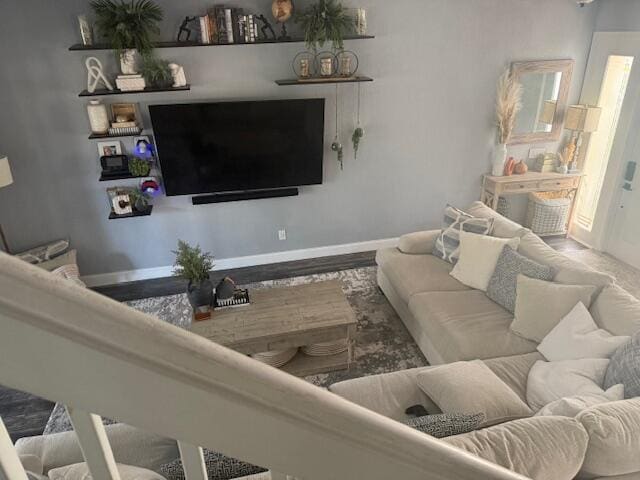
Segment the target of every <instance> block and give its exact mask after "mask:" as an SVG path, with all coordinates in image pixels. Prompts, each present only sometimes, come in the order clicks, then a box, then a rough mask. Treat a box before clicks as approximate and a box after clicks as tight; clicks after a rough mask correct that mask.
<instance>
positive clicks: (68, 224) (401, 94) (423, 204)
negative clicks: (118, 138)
mask: <svg viewBox="0 0 640 480" xmlns="http://www.w3.org/2000/svg"><path fill="white" fill-rule="evenodd" d="M618 1H619V0H618ZM160 3H161V5H162V6H163V7H164V8H165V12H166V16H167V18H169V19H171V20H170V21H168V22H167V24H166V28H165V30H166V32H167V33H166V37H168V38H171V37H172V36H173V31H174V30H175V27H176V26H177V23H179V20H178V19H179V18H181V17H183V16H184V15H186V14H192V13H195V12H200V11H202V10H204V8H205V7H206V6H207V5H210V3H209V2H204V1H199V0H187V1H181V2H175V1H174V2H171V1H169V0H160ZM227 3H228V4H238V5H240V6H244V7H249V6H251V5H252V4H253V5H257V4H260V5H261V6H262V8H261V10H262V11H265V12H267V11H268V9H269V5H270V1H268V0H260V2H240V1H237V2H236V1H233V2H232V1H229V2H227ZM302 3H303V2H302V1H300V2H298V4H302ZM347 3H349V2H347ZM357 3H358V5H361V6H364V7H367V9H368V16H369V25H370V28H369V29H370V32H371V33H372V34H375V35H376V37H377V38H376V39H375V40H371V41H360V42H352V43H349V45H348V48H351V49H354V50H356V51H357V53H358V55H359V56H360V60H361V71H362V73H364V74H368V75H371V76H373V77H375V79H376V81H375V83H373V84H365V85H363V89H362V93H363V98H362V116H363V123H364V127H365V128H366V136H365V138H364V141H363V144H362V147H361V153H360V155H359V157H358V159H357V160H353V158H352V151H351V147H350V142H349V138H350V133H351V131H352V128H353V126H354V115H355V92H356V88H355V86H345V87H342V88H341V99H340V102H341V112H342V122H341V134H342V141H343V143H345V144H347V145H349V146H348V148H347V150H346V164H345V170H344V171H343V172H341V171H340V170H339V168H338V165H337V164H336V161H335V159H334V156H333V155H332V154H331V152H330V151H329V145H330V143H331V141H332V137H333V133H334V128H335V126H334V122H333V120H332V117H333V112H334V97H333V87H331V86H317V87H316V86H304V87H278V86H276V85H275V84H274V83H273V80H274V79H277V78H283V77H287V76H289V75H290V62H291V59H292V58H293V56H294V55H295V54H296V53H297V52H298V51H299V50H300V49H301V48H302V46H301V45H299V44H298V45H261V46H254V47H243V46H237V47H225V48H185V49H173V50H161V51H160V53H161V54H162V56H164V57H166V58H167V59H170V60H174V61H176V62H178V63H180V64H183V65H184V66H185V70H186V73H187V76H188V79H189V81H190V82H191V83H192V84H193V88H192V90H191V92H190V93H185V94H180V93H173V94H167V95H165V94H150V95H142V96H137V97H122V99H123V100H124V99H126V100H127V101H129V100H131V101H134V100H137V101H139V102H140V103H141V104H142V105H143V106H144V105H146V104H148V103H166V102H171V101H176V102H178V101H183V102H184V101H198V100H222V99H270V98H295V97H326V98H327V123H326V157H325V172H324V184H323V185H322V186H315V187H309V188H303V189H302V192H301V193H302V194H301V196H300V197H296V198H286V199H273V200H262V201H252V202H239V203H231V204H222V205H210V206H202V207H193V206H191V203H190V199H189V197H173V198H165V197H163V198H160V199H158V200H157V201H156V202H155V203H156V207H155V210H154V213H153V215H152V216H151V217H146V218H141V219H128V220H117V221H109V220H107V215H108V206H107V200H106V195H105V192H104V188H105V184H101V183H98V182H97V178H98V175H99V167H98V159H97V156H96V146H95V142H90V141H87V138H86V136H87V131H88V121H87V116H86V112H85V99H80V98H78V97H77V93H78V92H79V91H80V90H81V89H83V88H84V84H85V70H84V66H83V60H84V58H85V56H84V55H83V54H82V53H77V52H69V51H67V48H68V46H69V45H70V44H72V43H75V42H77V41H78V33H77V28H76V22H75V15H76V14H78V13H82V12H86V11H87V8H88V7H87V4H86V2H84V1H81V0H56V1H52V0H2V2H1V3H0V18H3V19H4V20H5V21H4V22H3V28H2V29H0V35H1V36H2V41H0V56H1V57H2V59H3V61H4V65H3V67H2V70H1V71H0V85H1V86H2V88H1V90H0V102H1V104H0V122H1V125H2V127H1V129H0V150H1V151H3V152H5V153H6V154H7V155H8V156H9V158H10V161H11V165H12V168H13V172H14V177H15V184H14V185H13V186H11V187H8V188H5V189H2V190H0V221H1V222H2V224H3V226H4V227H5V231H6V232H7V233H8V236H9V240H10V242H11V243H12V245H13V246H14V248H15V249H22V248H26V247H30V246H32V245H35V244H38V243H39V242H44V241H47V240H51V239H55V238H59V237H67V236H68V237H70V238H71V240H72V242H73V245H74V246H75V247H76V248H77V249H78V250H79V261H80V267H81V270H82V271H83V273H85V274H94V273H106V272H113V271H119V270H129V269H135V268H148V267H155V266H164V265H169V264H171V263H172V261H173V258H172V254H171V253H170V250H171V249H172V248H174V246H175V244H176V241H177V239H178V238H182V239H185V240H188V241H190V242H197V243H200V244H201V245H202V247H203V248H205V249H207V250H211V251H212V252H213V253H214V254H215V256H216V257H218V258H229V257H236V256H243V255H253V254H260V253H267V252H275V251H281V250H292V249H299V248H310V247H318V246H325V245H335V244H342V243H349V242H359V241H365V240H373V239H380V238H389V237H394V236H397V235H400V234H403V233H406V232H409V231H413V230H417V229H422V228H425V227H436V226H437V225H438V224H439V220H440V216H441V211H442V208H443V206H444V205H445V204H446V203H447V202H450V203H452V204H456V205H466V204H468V203H469V202H471V201H472V200H475V199H477V198H478V197H479V193H480V179H481V175H482V174H483V173H484V172H486V171H488V169H489V158H490V152H491V148H492V144H493V141H494V129H493V103H494V98H495V83H496V80H497V77H498V75H499V74H500V72H501V70H502V69H503V68H505V67H506V66H507V65H508V64H509V63H510V62H512V61H516V60H538V59H557V58H573V59H575V60H576V68H575V74H574V79H573V87H572V89H571V96H570V101H576V100H577V98H578V94H579V90H580V85H581V83H582V76H583V72H584V68H585V60H586V57H587V54H588V50H589V46H590V41H591V35H592V32H593V29H594V25H595V21H596V13H597V6H596V5H592V6H589V7H585V8H577V6H576V5H575V2H574V1H573V0H428V1H425V0H401V1H395V2H384V4H383V2H380V1H377V2H376V1H374V0H359V1H358V2H357ZM99 57H100V58H102V59H103V61H104V62H109V63H111V64H114V63H115V62H113V58H112V56H111V55H110V54H109V53H107V52H99ZM114 67H115V65H112V66H111V67H110V68H114ZM112 98H113V100H116V97H112ZM124 140H126V139H124ZM123 143H124V144H125V145H127V142H126V141H125V142H123ZM552 147H554V146H553V145H550V148H552ZM527 150H528V148H519V149H517V150H514V152H515V154H516V155H522V154H524V153H525V152H526V151H527ZM281 227H285V228H286V229H287V233H288V240H287V241H285V242H280V241H278V240H277V230H278V228H281Z"/></svg>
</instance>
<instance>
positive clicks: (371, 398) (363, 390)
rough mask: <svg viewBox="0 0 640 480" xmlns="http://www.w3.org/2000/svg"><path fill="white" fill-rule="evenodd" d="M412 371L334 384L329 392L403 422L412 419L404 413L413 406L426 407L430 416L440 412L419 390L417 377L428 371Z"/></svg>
mask: <svg viewBox="0 0 640 480" xmlns="http://www.w3.org/2000/svg"><path fill="white" fill-rule="evenodd" d="M428 368H433V367H421V368H412V369H409V370H401V371H399V372H393V373H383V374H381V375H371V376H369V377H361V378H355V379H353V380H346V381H344V382H339V383H334V384H333V385H331V386H330V387H329V391H330V392H333V393H335V394H337V395H339V396H341V397H342V398H345V399H347V400H349V401H351V402H353V403H355V404H358V405H360V406H362V407H365V408H368V409H369V410H372V411H374V412H376V413H379V414H380V415H384V416H385V417H389V418H392V419H394V420H399V421H404V420H406V419H408V418H409V417H408V416H407V415H406V414H405V413H404V412H405V410H406V409H407V408H409V407H411V406H413V405H423V406H424V407H425V408H426V409H427V411H428V412H429V413H440V412H441V410H440V409H439V408H438V407H437V406H436V405H435V403H433V401H432V400H431V399H430V398H429V397H428V396H427V395H426V394H425V393H424V392H423V391H422V390H420V388H419V387H418V383H417V382H416V376H417V375H418V374H419V373H420V372H423V371H424V370H425V369H428Z"/></svg>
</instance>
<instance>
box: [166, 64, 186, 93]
mask: <svg viewBox="0 0 640 480" xmlns="http://www.w3.org/2000/svg"><path fill="white" fill-rule="evenodd" d="M169 69H170V70H171V76H172V77H173V85H172V86H173V88H177V87H184V86H186V85H187V77H186V76H185V74H184V68H183V67H182V66H181V65H178V64H177V63H170V64H169Z"/></svg>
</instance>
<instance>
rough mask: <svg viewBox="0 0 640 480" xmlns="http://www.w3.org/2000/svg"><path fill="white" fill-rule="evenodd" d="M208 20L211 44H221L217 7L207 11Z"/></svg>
mask: <svg viewBox="0 0 640 480" xmlns="http://www.w3.org/2000/svg"><path fill="white" fill-rule="evenodd" d="M207 20H208V21H209V43H219V39H218V22H217V17H216V8H215V7H214V8H210V9H208V10H207Z"/></svg>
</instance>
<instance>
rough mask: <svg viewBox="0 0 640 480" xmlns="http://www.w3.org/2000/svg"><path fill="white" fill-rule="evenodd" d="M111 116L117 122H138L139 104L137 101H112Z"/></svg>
mask: <svg viewBox="0 0 640 480" xmlns="http://www.w3.org/2000/svg"><path fill="white" fill-rule="evenodd" d="M111 118H113V121H114V122H115V123H136V124H137V123H138V106H137V104H135V103H112V104H111Z"/></svg>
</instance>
